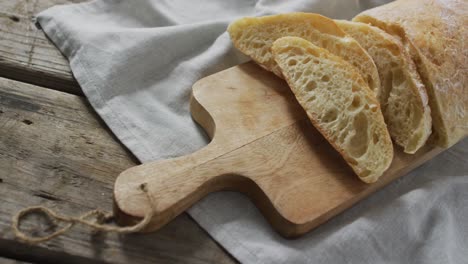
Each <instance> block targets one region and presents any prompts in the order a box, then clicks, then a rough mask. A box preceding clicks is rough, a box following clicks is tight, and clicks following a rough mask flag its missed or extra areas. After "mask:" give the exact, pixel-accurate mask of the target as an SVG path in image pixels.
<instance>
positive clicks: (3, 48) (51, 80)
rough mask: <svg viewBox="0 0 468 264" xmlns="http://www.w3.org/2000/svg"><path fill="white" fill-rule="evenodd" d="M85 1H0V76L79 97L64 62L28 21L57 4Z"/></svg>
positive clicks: (77, 86)
mask: <svg viewBox="0 0 468 264" xmlns="http://www.w3.org/2000/svg"><path fill="white" fill-rule="evenodd" d="M84 1H85V0H15V1H11V0H0V77H7V78H10V79H14V80H19V81H23V82H27V83H32V84H36V85H41V86H44V87H47V88H52V89H56V90H60V91H65V92H69V93H74V94H82V92H81V89H80V87H79V85H78V83H77V82H76V80H75V79H74V78H73V75H72V73H71V71H70V67H69V66H68V61H67V60H66V59H65V58H64V57H63V56H62V54H61V53H60V52H59V51H58V50H57V48H55V46H54V45H53V44H52V43H51V42H50V41H49V40H48V39H47V37H46V36H45V35H44V33H43V32H42V31H41V30H38V29H36V27H35V25H34V24H33V23H32V18H33V16H34V15H35V14H37V13H38V12H40V11H42V10H44V9H47V8H49V7H51V6H54V5H58V4H68V3H77V2H84Z"/></svg>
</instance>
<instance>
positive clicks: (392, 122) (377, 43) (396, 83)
mask: <svg viewBox="0 0 468 264" xmlns="http://www.w3.org/2000/svg"><path fill="white" fill-rule="evenodd" d="M335 22H336V23H337V25H338V26H339V27H340V28H341V29H343V30H344V31H345V32H346V33H347V34H349V35H350V36H351V37H353V38H354V39H356V40H357V41H358V42H359V44H360V45H361V46H362V47H363V48H364V49H365V50H366V51H367V53H369V55H371V57H372V59H373V60H374V62H375V65H376V66H377V70H378V71H379V76H380V82H381V89H380V90H381V92H380V97H379V98H378V99H379V102H380V105H381V106H382V112H383V114H384V118H385V122H386V123H387V126H388V130H389V132H390V136H391V137H392V138H393V139H394V140H395V142H396V143H397V144H398V145H400V146H402V147H403V149H404V151H405V152H406V153H415V152H416V151H417V150H418V149H419V148H420V147H422V146H423V145H424V144H425V143H426V140H427V139H428V137H429V136H430V135H431V132H432V130H431V126H432V119H431V111H430V108H429V105H428V99H427V93H426V89H425V87H424V85H423V83H422V81H421V78H420V77H419V74H418V72H417V70H416V65H415V64H414V62H413V60H412V59H411V57H410V55H409V54H408V52H406V50H405V49H404V47H403V45H402V43H400V41H399V40H398V39H397V38H394V37H392V36H391V35H389V34H387V33H385V32H384V31H382V30H381V29H379V28H376V27H373V26H370V25H368V24H364V23H359V22H350V21H343V20H336V21H335Z"/></svg>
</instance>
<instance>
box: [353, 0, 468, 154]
mask: <svg viewBox="0 0 468 264" xmlns="http://www.w3.org/2000/svg"><path fill="white" fill-rule="evenodd" d="M467 14H468V4H467V1H463V0H462V1H456V0H397V1H394V2H391V3H388V4H386V5H382V6H379V7H376V8H373V9H369V10H366V11H364V12H363V13H361V14H359V15H358V16H356V17H355V18H354V19H353V20H354V21H357V22H364V23H368V24H371V25H373V26H376V27H379V28H381V29H383V30H384V31H386V32H387V33H390V34H392V35H394V36H396V37H399V38H400V39H401V41H402V43H403V45H404V46H405V48H406V49H407V50H409V51H410V54H411V56H412V58H413V60H414V61H415V63H416V66H417V69H418V72H419V74H420V76H421V79H422V80H423V82H424V85H425V86H426V89H427V93H428V95H429V106H430V107H431V114H432V123H433V130H434V133H433V135H434V137H431V138H432V139H433V140H434V141H435V142H436V143H437V145H439V146H441V147H450V146H452V145H453V144H455V143H456V142H458V141H459V140H460V139H462V138H464V137H465V136H467V135H468V112H467V109H468V91H467V85H468V71H467V69H468V52H467V48H466V43H467V41H468V39H467V38H468V15H467Z"/></svg>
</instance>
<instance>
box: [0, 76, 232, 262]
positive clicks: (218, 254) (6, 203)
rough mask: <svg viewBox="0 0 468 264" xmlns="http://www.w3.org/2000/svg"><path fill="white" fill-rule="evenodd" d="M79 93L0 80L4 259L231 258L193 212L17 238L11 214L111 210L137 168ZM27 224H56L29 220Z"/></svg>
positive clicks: (35, 228)
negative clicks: (123, 178) (130, 229)
mask: <svg viewBox="0 0 468 264" xmlns="http://www.w3.org/2000/svg"><path fill="white" fill-rule="evenodd" d="M90 109H91V108H90V107H89V105H88V104H87V103H86V102H85V100H84V99H83V98H81V97H78V96H75V95H71V94H66V93H62V92H58V91H53V90H50V89H44V88H41V87H37V86H33V85H28V84H24V83H20V82H17V81H12V80H7V79H3V78H0V135H1V137H0V193H1V195H0V205H1V206H0V256H6V257H8V258H15V259H20V260H26V261H33V262H43V261H48V262H60V261H63V260H64V259H66V260H67V263H99V262H111V263H233V262H234V261H233V260H232V258H231V257H230V256H228V255H227V253H225V252H224V251H223V250H222V249H221V247H220V246H218V245H217V244H216V243H215V242H214V241H213V240H212V239H211V238H209V236H208V235H207V234H206V233H205V232H204V231H203V230H202V229H201V228H200V227H198V226H197V225H196V224H195V222H194V221H193V220H191V219H190V218H189V217H188V216H187V215H185V214H184V215H181V216H180V217H177V218H176V219H175V221H174V222H172V223H171V224H169V225H168V226H166V227H165V228H163V229H162V230H160V231H159V232H156V233H152V234H144V235H142V234H139V235H122V236H119V235H116V234H94V235H93V233H92V232H91V231H90V230H89V229H87V228H85V227H81V226H76V227H75V228H73V229H72V230H70V231H69V232H68V233H66V234H65V235H63V236H61V237H58V238H56V239H53V240H51V241H49V242H46V243H42V244H39V245H34V246H31V245H26V244H24V243H21V242H20V241H17V240H15V239H14V236H13V233H12V230H11V217H12V215H13V214H15V213H16V212H17V211H18V210H20V209H23V208H25V207H28V206H34V205H43V206H46V207H49V208H51V209H53V210H56V211H58V212H61V213H63V214H67V215H79V214H82V213H83V212H86V211H88V210H91V209H95V208H101V209H105V210H112V188H113V184H114V181H115V178H116V177H117V175H118V174H119V173H120V172H122V171H123V170H125V169H127V168H129V167H131V166H134V165H136V161H135V159H134V158H133V157H132V156H131V155H130V154H129V153H128V152H127V151H126V150H125V149H124V147H123V146H122V145H121V144H119V143H118V141H117V140H116V139H115V138H113V136H112V135H111V133H110V132H109V130H108V129H106V127H105V125H104V124H103V123H102V122H100V121H99V118H98V117H97V116H96V115H95V113H94V112H92V110H90ZM27 220H28V221H26V222H25V223H24V225H22V228H23V229H25V230H26V231H28V232H31V234H36V235H38V234H42V233H41V232H40V230H48V229H50V228H49V227H50V226H51V224H50V223H48V222H47V221H46V219H44V218H41V217H30V218H28V219H27Z"/></svg>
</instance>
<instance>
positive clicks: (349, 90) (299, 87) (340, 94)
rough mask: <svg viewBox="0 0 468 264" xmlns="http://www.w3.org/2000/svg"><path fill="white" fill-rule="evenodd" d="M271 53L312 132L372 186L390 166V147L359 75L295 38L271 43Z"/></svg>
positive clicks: (377, 109) (375, 106)
mask: <svg viewBox="0 0 468 264" xmlns="http://www.w3.org/2000/svg"><path fill="white" fill-rule="evenodd" d="M272 53H273V57H274V60H275V61H276V63H277V65H278V66H279V69H280V70H281V72H282V75H283V76H284V77H285V79H286V81H287V82H288V84H289V86H290V87H291V90H292V91H293V93H294V95H295V96H296V98H297V100H298V101H299V103H300V104H301V106H302V107H303V108H304V109H305V111H306V113H307V115H308V116H309V118H310V120H311V121H312V123H313V124H314V126H315V127H316V128H317V129H318V130H319V131H320V132H321V133H322V135H323V136H324V137H325V138H326V139H327V140H328V141H329V142H330V143H331V145H332V146H333V147H334V148H335V149H336V150H337V151H338V152H340V154H341V155H342V156H343V158H344V160H345V161H346V162H347V163H348V164H349V165H350V166H351V168H352V169H353V170H354V172H355V173H356V174H357V175H358V177H359V178H360V179H361V180H362V181H364V182H366V183H372V182H375V181H376V180H377V179H378V178H379V177H380V176H381V175H382V174H383V172H384V171H385V170H387V168H388V167H389V166H390V164H391V162H392V159H393V146H392V141H391V139H390V136H389V134H388V131H387V127H386V125H385V122H384V119H383V115H382V112H381V110H380V105H379V103H378V101H377V100H376V98H375V95H374V93H373V92H372V91H371V90H370V89H369V87H368V85H367V83H366V82H365V81H364V79H363V78H362V76H361V75H360V74H359V72H358V71H357V70H356V69H355V68H354V67H353V66H352V65H351V64H349V63H348V62H346V61H344V60H343V59H342V58H340V57H338V56H335V55H333V54H331V53H330V52H329V51H327V50H326V49H323V48H320V47H318V46H316V45H314V44H312V43H311V42H309V41H307V40H304V39H302V38H298V37H283V38H280V39H278V40H276V41H275V42H274V43H273V46H272Z"/></svg>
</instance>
